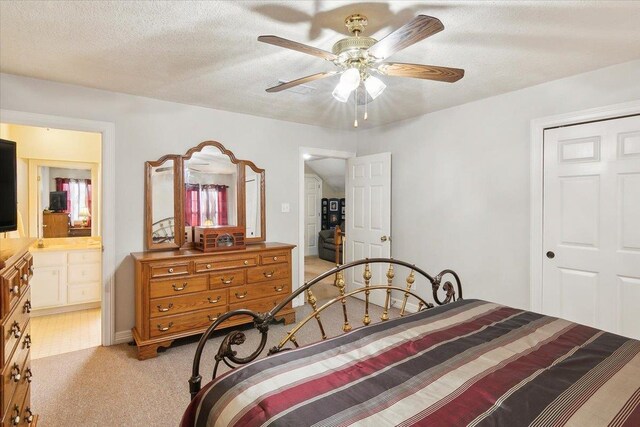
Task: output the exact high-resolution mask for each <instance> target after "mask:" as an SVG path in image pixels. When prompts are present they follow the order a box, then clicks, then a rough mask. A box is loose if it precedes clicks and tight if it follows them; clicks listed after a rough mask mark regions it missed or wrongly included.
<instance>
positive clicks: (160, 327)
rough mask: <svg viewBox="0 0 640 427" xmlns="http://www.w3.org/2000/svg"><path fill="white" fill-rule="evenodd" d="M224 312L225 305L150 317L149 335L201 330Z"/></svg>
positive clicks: (155, 335)
mask: <svg viewBox="0 0 640 427" xmlns="http://www.w3.org/2000/svg"><path fill="white" fill-rule="evenodd" d="M224 313H225V307H215V308H210V309H208V310H198V311H194V312H190V313H184V314H177V315H174V316H165V317H158V318H155V319H151V320H150V321H149V331H150V335H151V337H161V336H163V335H171V334H175V333H177V332H183V331H189V330H194V331H196V330H202V329H205V328H207V327H209V325H211V324H212V323H213V322H215V321H216V319H217V318H218V316H221V315H222V314H224Z"/></svg>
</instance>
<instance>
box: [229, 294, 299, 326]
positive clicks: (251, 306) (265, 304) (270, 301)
mask: <svg viewBox="0 0 640 427" xmlns="http://www.w3.org/2000/svg"><path fill="white" fill-rule="evenodd" d="M286 296H287V295H282V296H280V297H279V296H272V297H269V298H261V299H257V300H253V301H247V302H240V303H235V304H230V305H229V310H238V309H241V308H246V309H248V310H252V311H255V312H256V313H266V312H267V311H269V310H271V309H272V308H273V307H275V306H276V305H278V304H279V303H280V302H281V301H282V300H283V299H284V298H285V297H286ZM287 307H288V308H291V303H289V304H288V305H287ZM240 319H241V320H244V321H248V320H251V317H250V316H237V317H234V318H233V320H240Z"/></svg>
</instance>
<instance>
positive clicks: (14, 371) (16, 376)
mask: <svg viewBox="0 0 640 427" xmlns="http://www.w3.org/2000/svg"><path fill="white" fill-rule="evenodd" d="M20 378H22V376H21V375H20V367H19V366H18V364H17V363H14V364H13V366H12V367H11V379H12V380H13V382H14V383H17V382H18V381H20Z"/></svg>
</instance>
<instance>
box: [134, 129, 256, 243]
mask: <svg viewBox="0 0 640 427" xmlns="http://www.w3.org/2000/svg"><path fill="white" fill-rule="evenodd" d="M145 169H146V171H145V172H146V173H145V195H146V200H145V231H146V241H147V249H148V250H156V249H180V248H190V247H193V235H194V233H193V229H194V227H232V226H236V227H245V229H246V234H245V240H246V242H247V243H251V242H263V241H264V240H265V237H266V233H265V225H266V221H265V212H264V210H265V194H264V193H265V184H264V175H265V173H264V169H260V168H258V167H257V166H256V165H255V164H254V163H253V162H250V161H248V160H238V159H236V157H235V156H234V154H233V153H232V152H231V151H229V150H227V149H226V148H225V147H224V146H223V145H222V144H220V143H219V142H216V141H206V142H203V143H201V144H199V145H198V146H197V147H193V148H191V149H190V150H189V151H187V153H186V154H184V155H182V156H181V155H167V156H164V157H162V158H160V159H158V160H157V161H151V162H146V163H145Z"/></svg>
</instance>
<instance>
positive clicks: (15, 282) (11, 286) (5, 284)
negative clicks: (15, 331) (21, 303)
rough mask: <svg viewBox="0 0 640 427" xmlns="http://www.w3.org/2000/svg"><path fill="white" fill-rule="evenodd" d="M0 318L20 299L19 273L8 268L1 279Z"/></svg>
mask: <svg viewBox="0 0 640 427" xmlns="http://www.w3.org/2000/svg"><path fill="white" fill-rule="evenodd" d="M0 282H2V302H3V304H2V317H5V316H6V315H7V314H8V313H9V312H10V311H11V309H12V308H13V307H14V306H15V305H16V304H17V302H18V299H19V298H20V271H19V270H16V269H15V268H10V269H8V270H7V271H6V272H4V274H3V275H2V277H0Z"/></svg>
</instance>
